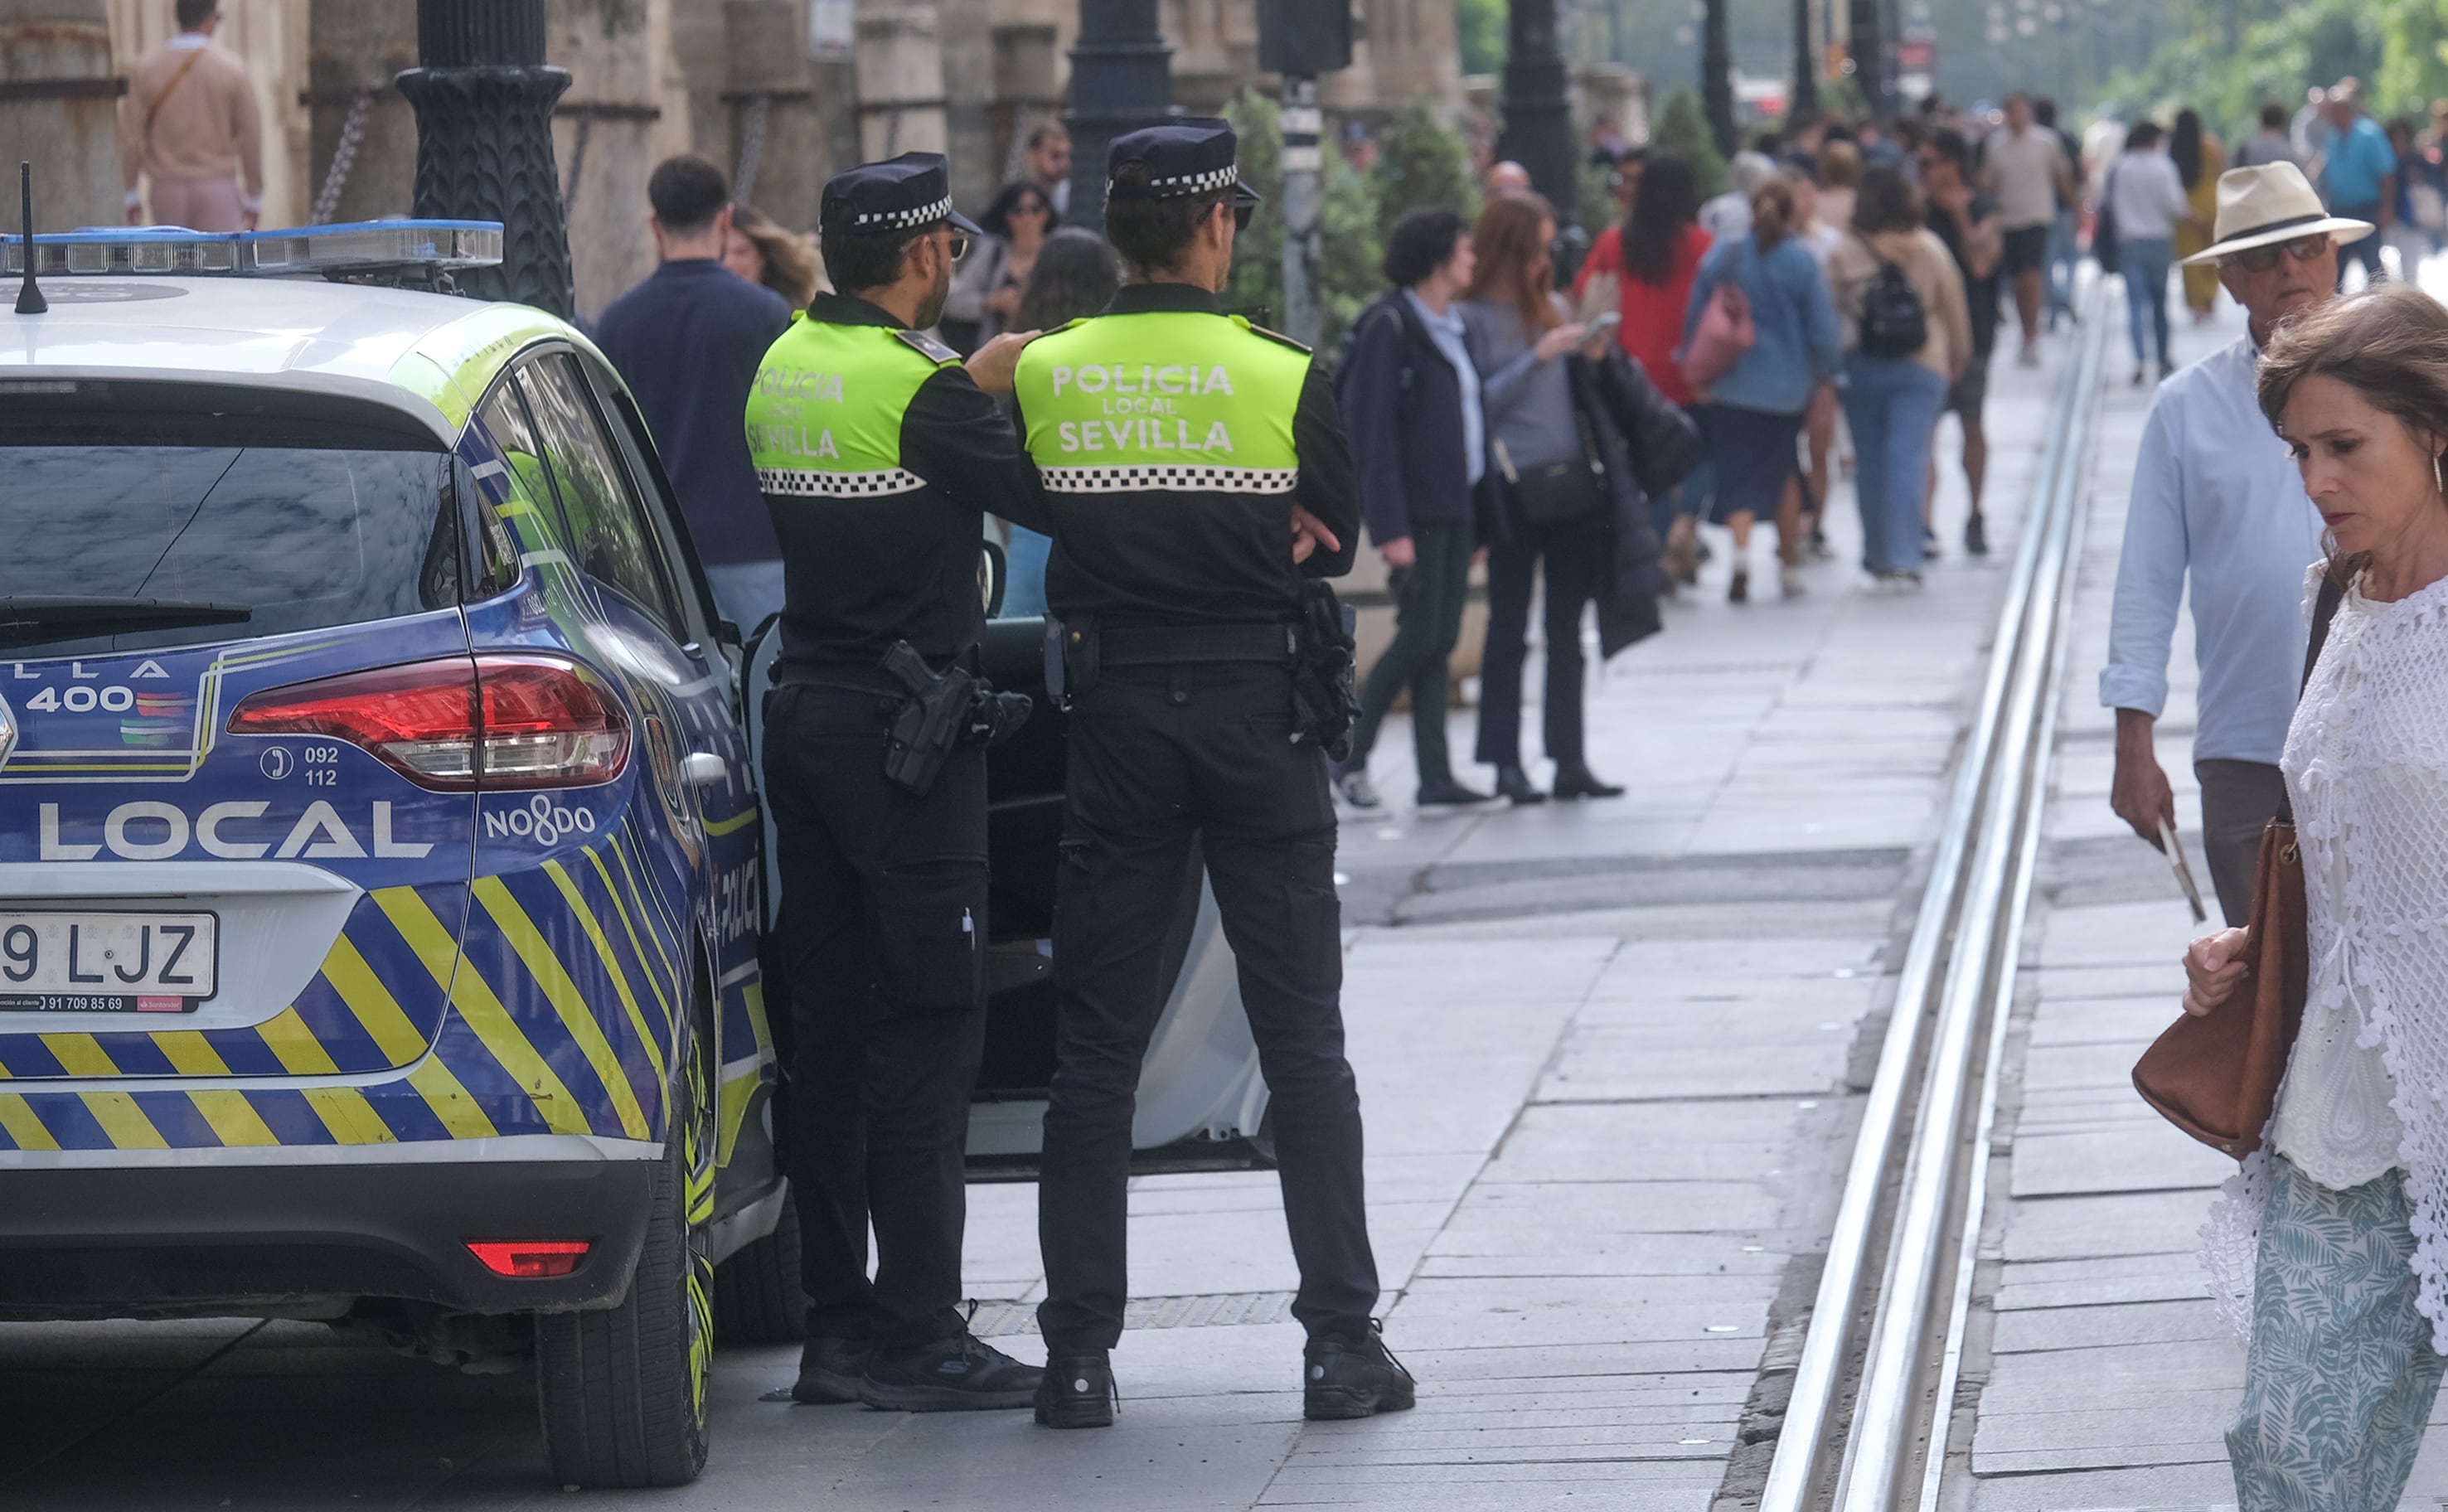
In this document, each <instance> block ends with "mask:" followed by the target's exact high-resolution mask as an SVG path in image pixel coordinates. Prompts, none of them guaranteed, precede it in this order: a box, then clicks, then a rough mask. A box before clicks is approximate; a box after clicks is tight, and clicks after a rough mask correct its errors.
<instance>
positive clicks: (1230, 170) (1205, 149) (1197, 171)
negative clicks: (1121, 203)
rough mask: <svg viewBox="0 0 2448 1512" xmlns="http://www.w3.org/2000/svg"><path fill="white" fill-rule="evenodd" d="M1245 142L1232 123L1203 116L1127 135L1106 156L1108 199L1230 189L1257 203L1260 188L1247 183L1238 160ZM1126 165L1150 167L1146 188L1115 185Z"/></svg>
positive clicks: (1159, 197) (1244, 201)
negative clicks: (1117, 174)
mask: <svg viewBox="0 0 2448 1512" xmlns="http://www.w3.org/2000/svg"><path fill="white" fill-rule="evenodd" d="M1239 146H1240V139H1239V138H1237V137H1235V136H1234V134H1233V127H1232V124H1230V123H1229V122H1224V121H1216V120H1213V119H1208V118H1204V117H1198V116H1190V117H1185V118H1183V119H1182V120H1179V121H1168V122H1166V123H1165V124H1163V125H1160V126H1148V127H1146V128H1145V129H1143V130H1138V131H1132V132H1128V133H1125V134H1124V135H1122V136H1119V137H1116V138H1115V139H1114V145H1113V150H1112V151H1111V152H1109V153H1107V154H1106V156H1105V197H1106V198H1107V199H1121V200H1177V199H1180V198H1181V197H1183V196H1184V195H1193V194H1208V193H1211V192H1213V191H1214V190H1217V189H1230V190H1232V191H1233V198H1234V201H1236V202H1238V203H1241V204H1256V203H1257V202H1258V196H1257V193H1256V191H1254V190H1253V189H1252V188H1251V187H1250V186H1249V185H1248V184H1246V183H1243V182H1241V170H1240V169H1239V168H1238V167H1236V166H1234V161H1233V160H1234V156H1235V154H1236V152H1237V150H1238V148H1239ZM1124 163H1144V164H1146V165H1147V171H1148V182H1147V187H1146V188H1144V189H1142V188H1139V187H1138V186H1137V185H1128V186H1117V185H1116V184H1115V182H1114V175H1115V173H1116V172H1117V171H1118V170H1119V168H1120V167H1121V166H1122V165H1123V164H1124Z"/></svg>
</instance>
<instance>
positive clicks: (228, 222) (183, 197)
mask: <svg viewBox="0 0 2448 1512" xmlns="http://www.w3.org/2000/svg"><path fill="white" fill-rule="evenodd" d="M151 203H152V207H153V223H154V224H155V225H160V226H185V227H186V228H187V229H188V230H190V231H243V230H245V229H246V206H245V205H244V204H242V203H240V202H239V194H238V181H237V180H236V179H156V180H154V181H153V185H152V195H151Z"/></svg>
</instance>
